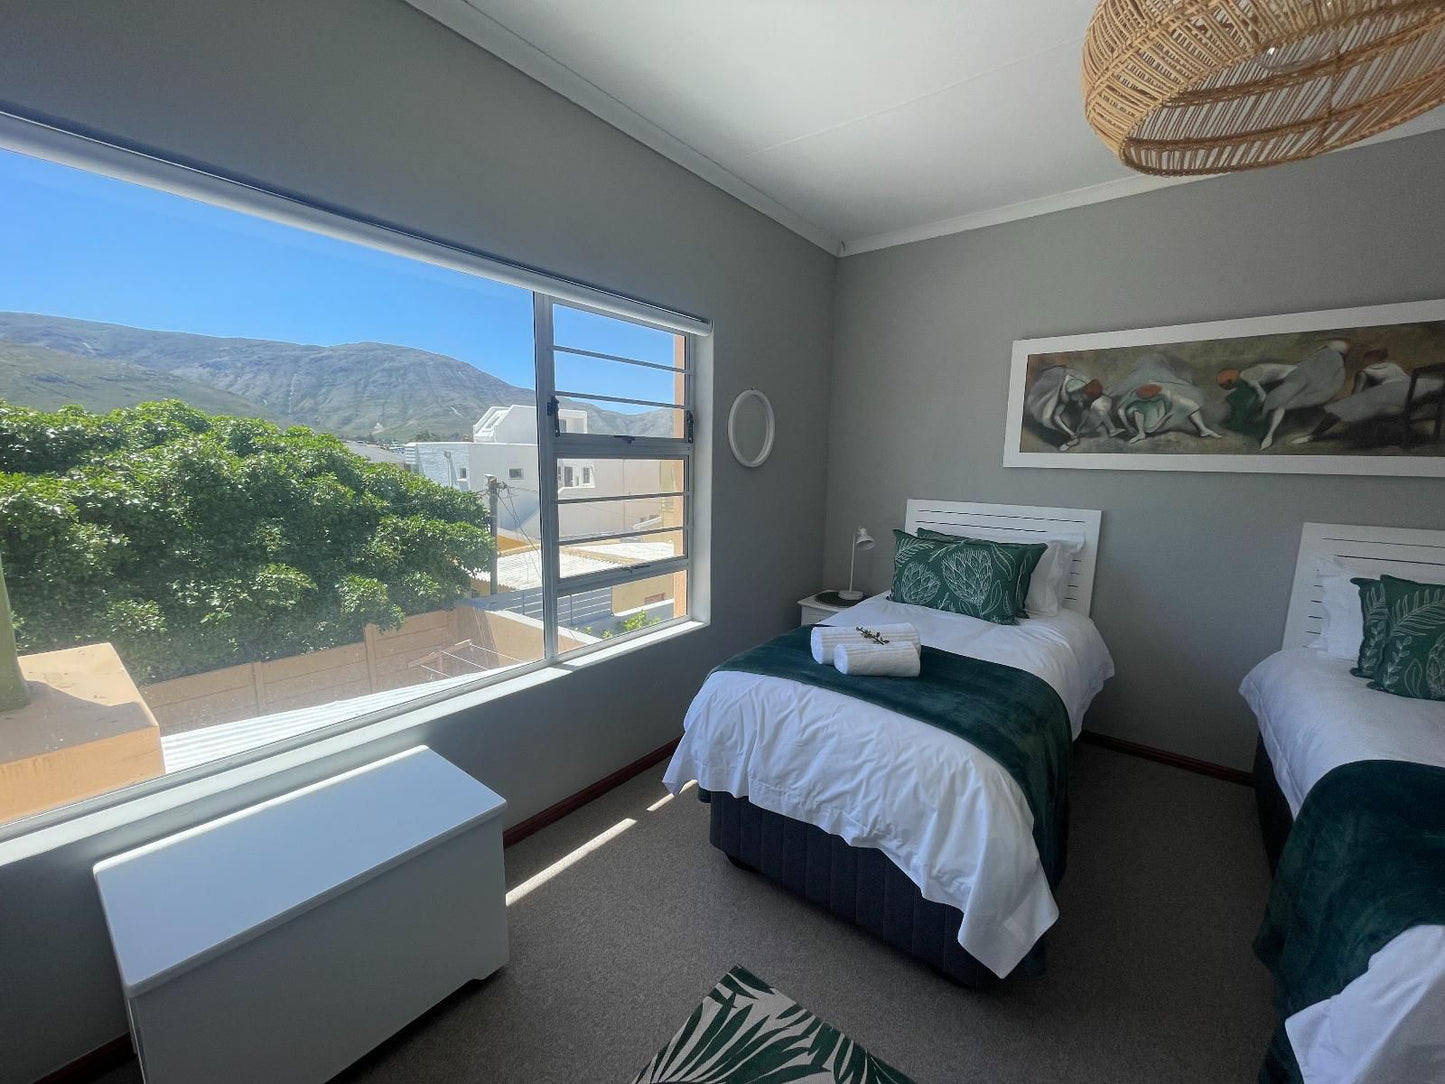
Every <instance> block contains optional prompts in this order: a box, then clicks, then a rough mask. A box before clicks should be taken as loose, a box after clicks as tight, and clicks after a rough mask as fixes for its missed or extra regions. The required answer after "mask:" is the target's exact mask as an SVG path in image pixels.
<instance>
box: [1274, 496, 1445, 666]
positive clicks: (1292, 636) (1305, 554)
mask: <svg viewBox="0 0 1445 1084" xmlns="http://www.w3.org/2000/svg"><path fill="white" fill-rule="evenodd" d="M1330 559H1338V560H1341V561H1344V562H1347V567H1349V568H1351V569H1356V568H1357V569H1359V570H1360V574H1361V575H1365V576H1378V575H1379V574H1380V573H1382V572H1386V573H1389V574H1390V575H1391V576H1400V577H1402V578H1404V579H1407V580H1423V581H1425V582H1427V583H1445V531H1424V530H1420V529H1418V528H1414V527H1351V526H1349V525H1348V524H1343V523H1306V524H1305V525H1304V530H1302V531H1301V532H1300V540H1299V558H1298V559H1297V560H1296V561H1295V566H1294V586H1293V588H1292V589H1291V590H1290V595H1289V616H1288V617H1287V618H1285V623H1284V644H1283V646H1284V647H1309V646H1310V644H1312V643H1314V641H1315V638H1316V637H1317V636H1319V634H1320V626H1321V624H1322V623H1323V620H1324V592H1323V590H1322V589H1321V588H1320V569H1319V565H1320V561H1322V560H1330Z"/></svg>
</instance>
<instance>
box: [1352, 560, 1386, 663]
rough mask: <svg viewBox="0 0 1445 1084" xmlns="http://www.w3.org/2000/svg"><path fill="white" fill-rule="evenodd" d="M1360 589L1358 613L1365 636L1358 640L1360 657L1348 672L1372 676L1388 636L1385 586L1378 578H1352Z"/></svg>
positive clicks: (1353, 582)
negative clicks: (1362, 622) (1361, 619)
mask: <svg viewBox="0 0 1445 1084" xmlns="http://www.w3.org/2000/svg"><path fill="white" fill-rule="evenodd" d="M1350 582H1351V583H1352V584H1354V585H1355V586H1356V587H1358V588H1359V589H1360V615H1361V617H1362V618H1363V620H1364V630H1365V638H1364V639H1363V640H1361V641H1360V658H1359V661H1358V662H1357V663H1356V664H1355V667H1354V669H1353V670H1351V671H1350V673H1352V674H1354V675H1355V677H1362V678H1373V677H1374V676H1375V669H1376V667H1378V666H1379V665H1380V656H1381V655H1383V654H1384V652H1385V641H1386V640H1388V639H1389V638H1390V610H1389V608H1388V607H1387V606H1386V605H1385V586H1384V584H1382V583H1381V582H1380V581H1379V580H1368V579H1353V580H1351V581H1350Z"/></svg>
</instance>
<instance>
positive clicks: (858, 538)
mask: <svg viewBox="0 0 1445 1084" xmlns="http://www.w3.org/2000/svg"><path fill="white" fill-rule="evenodd" d="M875 545H876V543H875V542H874V541H873V536H872V535H871V534H869V533H868V528H867V527H859V528H858V530H857V531H855V532H854V534H853V553H852V556H850V557H849V558H848V590H846V591H839V592H838V597H839V598H841V599H845V600H846V601H848V602H857V601H858V600H859V599H860V598H862V597H863V592H862V591H855V590H853V566H854V564H855V563H856V562H857V560H858V551H859V550H871V549H872V548H873V547H874V546H875Z"/></svg>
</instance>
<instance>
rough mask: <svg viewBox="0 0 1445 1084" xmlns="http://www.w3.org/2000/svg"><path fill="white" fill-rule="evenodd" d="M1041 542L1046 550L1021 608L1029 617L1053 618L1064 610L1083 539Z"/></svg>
mask: <svg viewBox="0 0 1445 1084" xmlns="http://www.w3.org/2000/svg"><path fill="white" fill-rule="evenodd" d="M1043 541H1044V543H1045V544H1046V545H1047V546H1048V549H1046V550H1045V551H1044V555H1043V556H1042V557H1040V558H1039V563H1038V565H1037V566H1036V567H1035V568H1034V574H1033V577H1032V578H1031V579H1030V580H1029V593H1028V597H1027V598H1025V599H1024V609H1025V610H1026V611H1028V614H1029V616H1030V617H1052V616H1053V615H1054V614H1056V613H1058V612H1059V610H1060V609H1062V608H1063V604H1064V594H1065V592H1067V590H1068V587H1069V573H1070V572H1072V571H1073V568H1074V558H1075V557H1077V556H1078V555H1079V553H1080V552H1081V551H1082V550H1083V548H1084V540H1083V539H1082V538H1049V539H1044V540H1043Z"/></svg>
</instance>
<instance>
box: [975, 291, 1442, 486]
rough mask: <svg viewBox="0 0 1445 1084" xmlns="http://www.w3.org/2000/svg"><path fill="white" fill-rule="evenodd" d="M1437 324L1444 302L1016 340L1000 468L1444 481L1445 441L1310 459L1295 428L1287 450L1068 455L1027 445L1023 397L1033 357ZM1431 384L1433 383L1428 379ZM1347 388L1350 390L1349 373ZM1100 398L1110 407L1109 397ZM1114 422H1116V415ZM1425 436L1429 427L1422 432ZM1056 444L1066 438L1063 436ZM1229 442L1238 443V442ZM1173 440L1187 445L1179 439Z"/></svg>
mask: <svg viewBox="0 0 1445 1084" xmlns="http://www.w3.org/2000/svg"><path fill="white" fill-rule="evenodd" d="M1436 322H1445V299H1442V300H1435V301H1414V302H1404V303H1400V304H1393V305H1373V306H1365V307H1360V308H1348V309H1324V310H1319V311H1315V312H1304V313H1292V314H1285V315H1280V316H1260V317H1250V318H1246V319H1238V320H1217V321H1211V322H1205V323H1195V324H1177V325H1172V326H1164V327H1150V328H1139V329H1136V330H1132V331H1109V332H1099V333H1095V334H1085V335H1060V336H1053V337H1049V338H1038V339H1021V340H1018V341H1017V342H1015V343H1014V345H1013V359H1012V365H1011V369H1010V376H1009V397H1008V414H1007V419H1006V423H1005V427H1004V454H1003V465H1004V466H1005V467H1043V468H1072V469H1083V470H1173V471H1230V472H1249V473H1261V472H1267V473H1287V474H1349V475H1392V476H1402V477H1427V478H1438V477H1445V440H1433V439H1430V440H1426V441H1423V442H1422V443H1421V444H1420V445H1419V449H1420V450H1419V451H1407V452H1403V453H1398V452H1397V453H1389V452H1373V453H1372V452H1368V451H1364V452H1340V451H1331V452H1329V453H1324V454H1315V453H1313V452H1309V453H1306V452H1301V451H1298V450H1294V449H1297V448H1299V447H1301V445H1298V444H1294V443H1293V441H1294V439H1295V438H1296V437H1298V436H1299V435H1300V433H1299V432H1298V431H1297V429H1291V430H1287V431H1286V432H1285V433H1284V434H1283V437H1282V439H1283V440H1287V441H1290V442H1291V443H1289V444H1288V445H1285V444H1280V446H1279V447H1277V448H1273V449H1270V450H1264V449H1261V450H1258V451H1251V452H1248V453H1242V454H1239V453H1227V452H1220V451H1210V452H1203V451H1201V452H1200V453H1191V452H1185V451H1157V450H1151V449H1150V448H1149V441H1148V440H1147V439H1146V440H1143V441H1141V442H1140V443H1141V446H1140V447H1139V448H1138V449H1137V450H1133V449H1130V450H1125V449H1123V448H1117V447H1116V448H1115V450H1110V451H1105V452H1099V451H1090V450H1088V448H1089V444H1090V442H1089V441H1085V440H1080V441H1079V443H1078V444H1077V445H1075V446H1074V447H1072V448H1070V449H1069V450H1066V451H1065V450H1057V449H1055V450H1038V449H1036V448H1026V447H1025V426H1026V422H1025V417H1026V414H1025V394H1026V390H1027V382H1028V376H1029V361H1030V358H1032V357H1037V356H1039V355H1049V354H1061V353H1071V352H1076V351H1110V350H1116V349H1127V348H1138V347H1150V346H1158V347H1161V348H1163V347H1167V346H1170V345H1174V346H1180V347H1186V348H1190V347H1196V348H1202V347H1206V346H1212V345H1214V344H1215V343H1216V341H1221V340H1229V339H1239V338H1250V337H1254V336H1267V335H1281V336H1286V335H1304V334H1306V333H1315V332H1318V333H1325V332H1341V333H1343V332H1348V331H1349V330H1350V329H1374V330H1377V331H1378V330H1380V329H1385V330H1386V331H1388V329H1389V328H1390V327H1391V326H1395V325H1419V324H1433V323H1436ZM1341 337H1343V336H1341ZM1282 360H1286V359H1282ZM1287 360H1294V359H1287ZM1440 362H1445V355H1442V356H1440V357H1435V356H1433V355H1432V356H1431V357H1429V358H1427V359H1424V360H1423V361H1419V363H1418V364H1419V366H1420V367H1422V368H1423V367H1424V366H1425V365H1433V364H1437V363H1440ZM1356 364H1358V362H1356ZM1431 379H1432V380H1433V377H1432V378H1431ZM1344 387H1345V388H1349V387H1350V384H1349V376H1348V373H1347V376H1346V383H1345V385H1344ZM1342 390H1343V389H1342ZM1201 391H1202V394H1203V396H1204V397H1205V398H1207V399H1209V400H1210V405H1211V406H1212V407H1214V408H1216V409H1217V407H1218V403H1219V398H1220V397H1222V395H1223V394H1224V393H1223V391H1222V390H1221V389H1219V388H1208V387H1206V388H1202V389H1201ZM1104 398H1105V401H1106V402H1107V401H1108V400H1107V397H1104ZM1112 420H1115V421H1117V418H1114V419H1112ZM1027 424H1028V425H1029V433H1030V437H1031V440H1030V441H1029V443H1032V444H1034V445H1038V444H1039V443H1040V442H1041V441H1042V439H1043V438H1042V437H1041V436H1040V429H1039V428H1038V427H1037V426H1036V425H1034V424H1033V422H1032V420H1031V421H1030V422H1029V423H1027ZM1401 424H1403V423H1401ZM1429 431H1430V430H1429V427H1428V426H1427V427H1426V433H1427V435H1428V433H1429ZM1050 435H1052V434H1050ZM1171 435H1172V434H1171ZM1060 439H1063V438H1062V436H1061V437H1060ZM1109 439H1111V440H1114V439H1117V438H1109ZM1199 439H1200V440H1201V441H1202V440H1204V439H1205V438H1203V437H1200V438H1199ZM1241 439H1242V438H1241ZM1233 442H1234V443H1236V444H1237V443H1239V440H1234V441H1233ZM1094 443H1097V442H1094ZM1178 443H1186V442H1185V441H1179V442H1178ZM1211 443H1212V441H1211ZM1324 443H1325V439H1324V438H1322V439H1321V444H1324ZM1111 447H1113V445H1111ZM1202 447H1203V445H1202Z"/></svg>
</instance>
